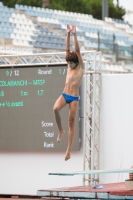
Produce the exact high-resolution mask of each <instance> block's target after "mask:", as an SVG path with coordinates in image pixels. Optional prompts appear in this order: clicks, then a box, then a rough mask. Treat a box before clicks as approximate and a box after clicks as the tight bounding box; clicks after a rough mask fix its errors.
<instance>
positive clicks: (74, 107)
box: [65, 101, 78, 161]
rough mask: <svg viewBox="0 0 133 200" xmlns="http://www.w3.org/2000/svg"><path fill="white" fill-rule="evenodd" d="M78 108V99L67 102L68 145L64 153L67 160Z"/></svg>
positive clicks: (69, 155)
mask: <svg viewBox="0 0 133 200" xmlns="http://www.w3.org/2000/svg"><path fill="white" fill-rule="evenodd" d="M77 108H78V101H72V102H71V103H70V104H69V118H68V125H69V131H68V146H67V150H66V155H65V160H66V161H67V160H68V159H70V157H71V147H72V142H73V138H74V131H75V127H74V121H75V116H76V112H77Z"/></svg>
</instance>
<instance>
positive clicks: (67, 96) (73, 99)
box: [62, 93, 79, 103]
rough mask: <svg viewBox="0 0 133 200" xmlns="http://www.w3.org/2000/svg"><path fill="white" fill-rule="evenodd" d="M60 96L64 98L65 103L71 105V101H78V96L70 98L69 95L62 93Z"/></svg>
mask: <svg viewBox="0 0 133 200" xmlns="http://www.w3.org/2000/svg"><path fill="white" fill-rule="evenodd" d="M62 96H63V97H64V98H65V100H66V102H67V103H71V102H72V101H78V100H79V97H78V96H71V95H69V94H65V93H62Z"/></svg>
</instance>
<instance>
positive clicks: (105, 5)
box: [102, 0, 108, 20]
mask: <svg viewBox="0 0 133 200" xmlns="http://www.w3.org/2000/svg"><path fill="white" fill-rule="evenodd" d="M105 17H108V0H102V20H105Z"/></svg>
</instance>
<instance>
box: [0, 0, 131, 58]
mask: <svg viewBox="0 0 133 200" xmlns="http://www.w3.org/2000/svg"><path fill="white" fill-rule="evenodd" d="M67 23H68V24H72V23H75V24H76V26H77V35H78V40H79V42H80V46H81V49H82V50H84V51H85V50H89V49H90V50H93V49H95V50H100V51H102V52H103V53H104V54H108V55H109V54H110V55H114V54H115V53H116V52H117V51H118V52H117V58H118V59H119V60H131V61H132V60H133V48H132V46H133V26H132V25H130V24H129V23H128V22H125V21H124V20H118V19H111V18H105V22H104V21H102V20H97V19H94V18H93V16H92V15H88V14H81V13H73V12H65V11H60V10H52V9H48V8H46V9H45V8H38V7H32V6H24V5H19V4H16V5H15V9H13V8H8V7H6V6H4V5H3V3H2V2H0V38H3V39H8V40H11V41H12V45H13V46H15V47H16V48H18V49H19V51H17V50H16V51H14V52H22V51H21V50H20V49H23V47H25V48H27V49H30V50H31V49H32V50H31V52H32V53H34V52H35V49H38V50H36V52H38V51H43V52H44V51H47V50H55V51H59V50H60V51H64V49H65V45H66V44H65V34H66V24H67ZM19 47H21V48H19ZM3 48H4V47H3ZM71 48H72V49H73V48H74V47H73V45H71ZM1 51H2V50H1ZM4 52H6V53H7V52H13V50H12V49H11V48H7V49H6V48H4Z"/></svg>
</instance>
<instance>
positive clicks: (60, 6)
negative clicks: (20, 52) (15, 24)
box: [2, 0, 125, 19]
mask: <svg viewBox="0 0 133 200" xmlns="http://www.w3.org/2000/svg"><path fill="white" fill-rule="evenodd" d="M49 1H50V8H51V9H56V10H64V11H70V12H78V13H84V14H91V15H93V17H94V18H96V19H102V0H49ZM2 2H3V3H4V5H6V6H9V7H14V6H15V4H22V5H28V6H36V7H42V0H10V1H7V0H3V1H2ZM108 2H109V17H111V18H116V19H122V16H123V15H124V14H125V9H124V8H122V7H120V6H119V4H117V5H114V3H113V0H108ZM118 2H119V1H118Z"/></svg>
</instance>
